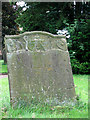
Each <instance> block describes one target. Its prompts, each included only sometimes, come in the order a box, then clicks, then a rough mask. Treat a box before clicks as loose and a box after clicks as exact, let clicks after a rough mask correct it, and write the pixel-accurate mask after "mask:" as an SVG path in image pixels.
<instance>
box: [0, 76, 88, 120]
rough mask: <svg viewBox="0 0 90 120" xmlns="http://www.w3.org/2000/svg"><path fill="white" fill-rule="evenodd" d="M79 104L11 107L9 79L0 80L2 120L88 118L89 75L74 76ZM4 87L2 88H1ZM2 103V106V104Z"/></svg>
mask: <svg viewBox="0 0 90 120" xmlns="http://www.w3.org/2000/svg"><path fill="white" fill-rule="evenodd" d="M73 78H74V84H75V91H76V94H77V99H78V100H77V103H76V105H75V106H67V107H51V106H48V105H40V104H38V105H33V104H31V105H30V106H27V107H24V106H23V107H19V106H18V107H17V108H16V109H13V108H12V107H11V106H10V97H9V96H10V95H9V85H8V78H2V79H0V100H1V102H0V109H1V112H0V113H1V116H0V119H1V118H88V75H73ZM1 86H2V87H1ZM1 103H2V104H1Z"/></svg>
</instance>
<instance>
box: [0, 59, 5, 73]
mask: <svg viewBox="0 0 90 120" xmlns="http://www.w3.org/2000/svg"><path fill="white" fill-rule="evenodd" d="M0 73H7V65H6V64H4V61H3V60H0Z"/></svg>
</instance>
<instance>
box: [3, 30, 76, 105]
mask: <svg viewBox="0 0 90 120" xmlns="http://www.w3.org/2000/svg"><path fill="white" fill-rule="evenodd" d="M5 44H6V49H7V63H8V77H9V86H10V99H11V103H12V104H13V105H14V104H15V103H16V102H17V101H20V100H24V101H27V103H30V102H31V101H32V100H36V101H37V102H41V103H50V104H53V105H58V104H61V103H64V102H67V101H68V100H69V99H72V98H74V97H75V89H74V83H73V76H72V70H71V64H70V58H69V53H68V50H67V45H66V38H65V36H60V35H52V34H50V33H47V32H42V31H34V32H26V33H23V34H20V35H10V36H9V35H7V36H5Z"/></svg>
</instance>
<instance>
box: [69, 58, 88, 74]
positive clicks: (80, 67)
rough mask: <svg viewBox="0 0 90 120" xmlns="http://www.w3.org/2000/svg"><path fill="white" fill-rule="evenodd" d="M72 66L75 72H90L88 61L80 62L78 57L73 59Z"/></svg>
mask: <svg viewBox="0 0 90 120" xmlns="http://www.w3.org/2000/svg"><path fill="white" fill-rule="evenodd" d="M71 66H72V71H73V74H89V69H90V66H89V63H88V62H83V63H80V62H79V61H78V60H76V59H71Z"/></svg>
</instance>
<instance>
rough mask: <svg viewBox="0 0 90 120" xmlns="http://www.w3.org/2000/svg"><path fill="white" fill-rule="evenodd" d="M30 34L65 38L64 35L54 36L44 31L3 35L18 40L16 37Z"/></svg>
mask: <svg viewBox="0 0 90 120" xmlns="http://www.w3.org/2000/svg"><path fill="white" fill-rule="evenodd" d="M31 34H43V35H49V36H51V37H60V38H62V37H63V38H66V36H65V35H54V34H52V33H49V32H45V31H31V32H24V33H22V34H19V35H5V37H6V38H18V37H22V36H24V35H31Z"/></svg>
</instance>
